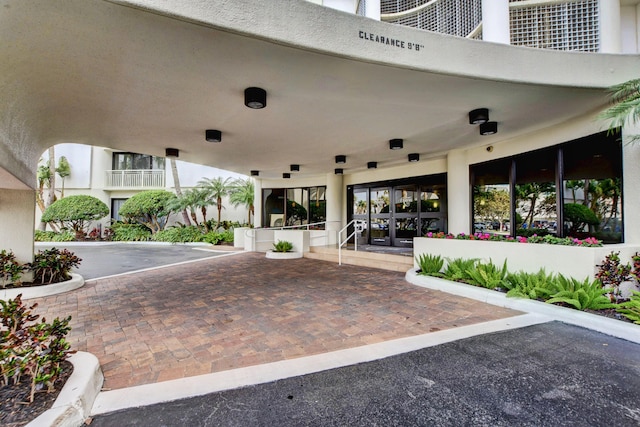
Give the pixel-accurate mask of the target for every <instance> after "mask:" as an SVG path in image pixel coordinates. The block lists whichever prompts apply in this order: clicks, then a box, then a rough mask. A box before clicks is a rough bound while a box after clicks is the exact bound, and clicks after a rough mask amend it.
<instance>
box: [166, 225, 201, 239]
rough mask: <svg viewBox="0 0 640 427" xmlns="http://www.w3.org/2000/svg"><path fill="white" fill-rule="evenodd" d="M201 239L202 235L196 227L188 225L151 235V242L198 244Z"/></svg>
mask: <svg viewBox="0 0 640 427" xmlns="http://www.w3.org/2000/svg"><path fill="white" fill-rule="evenodd" d="M203 237H204V235H203V234H202V231H200V229H199V228H198V227H196V226H195V225H190V226H186V227H171V228H168V229H166V230H162V231H158V232H157V233H156V234H154V235H153V240H155V241H157V242H171V243H186V242H200V241H202V239H203Z"/></svg>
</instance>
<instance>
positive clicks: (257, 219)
mask: <svg viewBox="0 0 640 427" xmlns="http://www.w3.org/2000/svg"><path fill="white" fill-rule="evenodd" d="M251 179H252V180H253V195H254V196H253V226H254V227H262V206H264V200H262V180H261V179H260V178H254V177H252V178H251Z"/></svg>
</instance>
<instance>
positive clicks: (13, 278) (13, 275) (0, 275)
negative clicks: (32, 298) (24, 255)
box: [0, 249, 27, 288]
mask: <svg viewBox="0 0 640 427" xmlns="http://www.w3.org/2000/svg"><path fill="white" fill-rule="evenodd" d="M0 267H2V268H1V269H0V285H2V287H3V288H5V287H6V286H7V285H8V284H11V283H19V281H20V277H22V273H23V272H24V270H26V269H27V266H25V265H24V264H20V263H19V262H18V260H17V259H16V255H15V254H14V253H13V251H8V252H7V251H6V250H5V249H3V250H2V251H0Z"/></svg>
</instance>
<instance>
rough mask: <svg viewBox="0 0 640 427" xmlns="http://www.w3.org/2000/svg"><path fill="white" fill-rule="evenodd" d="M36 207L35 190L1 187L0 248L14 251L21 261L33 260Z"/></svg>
mask: <svg viewBox="0 0 640 427" xmlns="http://www.w3.org/2000/svg"><path fill="white" fill-rule="evenodd" d="M35 209H36V193H35V191H34V190H31V189H28V190H8V189H5V188H0V250H2V249H5V250H7V251H13V253H14V254H15V255H16V258H17V259H18V261H19V262H21V263H27V262H31V261H33V234H34V225H33V224H34V222H35V219H36V218H35Z"/></svg>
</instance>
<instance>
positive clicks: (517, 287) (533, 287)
mask: <svg viewBox="0 0 640 427" xmlns="http://www.w3.org/2000/svg"><path fill="white" fill-rule="evenodd" d="M554 281H555V277H554V275H553V274H547V273H546V272H545V271H544V269H543V268H541V269H540V270H538V272H537V273H527V272H524V271H519V272H517V273H510V274H507V277H506V278H505V280H504V287H505V288H506V289H508V291H507V297H514V298H529V299H534V300H537V299H542V300H545V299H548V298H549V296H550V295H551V294H552V293H553V288H552V287H553V283H554Z"/></svg>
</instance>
